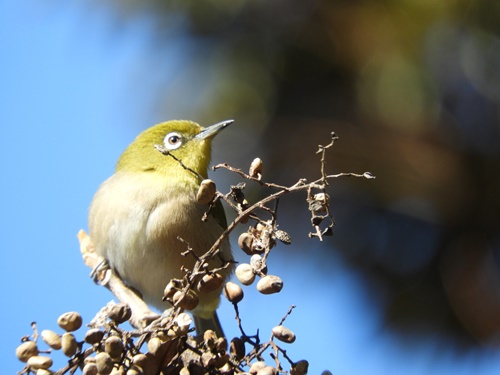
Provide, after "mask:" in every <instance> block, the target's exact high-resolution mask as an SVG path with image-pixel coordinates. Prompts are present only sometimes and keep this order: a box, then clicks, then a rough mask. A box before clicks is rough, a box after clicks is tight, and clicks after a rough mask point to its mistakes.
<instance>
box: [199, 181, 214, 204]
mask: <svg viewBox="0 0 500 375" xmlns="http://www.w3.org/2000/svg"><path fill="white" fill-rule="evenodd" d="M216 191H217V188H216V187H215V183H214V182H213V181H212V180H210V179H206V180H203V181H201V184H200V187H199V189H198V194H196V200H197V201H198V203H199V204H208V203H210V202H211V201H212V200H213V199H214V197H215V193H216Z"/></svg>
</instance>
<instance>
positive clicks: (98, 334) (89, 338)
mask: <svg viewBox="0 0 500 375" xmlns="http://www.w3.org/2000/svg"><path fill="white" fill-rule="evenodd" d="M103 337H104V332H103V331H101V330H100V329H98V328H91V329H89V330H88V331H87V332H86V333H85V337H84V338H83V340H84V341H85V342H86V343H87V344H90V345H94V344H98V343H100V342H101V340H102V338H103Z"/></svg>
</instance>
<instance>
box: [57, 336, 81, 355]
mask: <svg viewBox="0 0 500 375" xmlns="http://www.w3.org/2000/svg"><path fill="white" fill-rule="evenodd" d="M61 348H62V351H63V353H64V354H65V355H66V356H68V357H72V356H74V355H75V353H76V351H77V349H78V343H77V342H76V338H75V336H74V335H73V334H72V333H71V332H65V333H63V335H62V337H61Z"/></svg>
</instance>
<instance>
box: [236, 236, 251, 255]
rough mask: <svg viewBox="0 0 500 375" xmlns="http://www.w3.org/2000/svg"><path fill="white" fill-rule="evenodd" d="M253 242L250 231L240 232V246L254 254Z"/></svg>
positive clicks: (248, 253)
mask: <svg viewBox="0 0 500 375" xmlns="http://www.w3.org/2000/svg"><path fill="white" fill-rule="evenodd" d="M252 244H253V236H252V235H251V234H250V233H248V232H244V233H242V234H240V236H239V237H238V246H239V247H240V249H241V250H243V251H244V252H245V254H247V255H252V254H253V251H252Z"/></svg>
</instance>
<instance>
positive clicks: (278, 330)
mask: <svg viewBox="0 0 500 375" xmlns="http://www.w3.org/2000/svg"><path fill="white" fill-rule="evenodd" d="M272 333H273V336H274V337H276V338H277V339H278V340H280V341H283V342H286V343H288V344H291V343H292V342H294V341H295V333H293V332H292V331H291V330H289V329H288V328H286V327H285V326H281V325H280V326H276V327H274V328H273V329H272Z"/></svg>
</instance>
